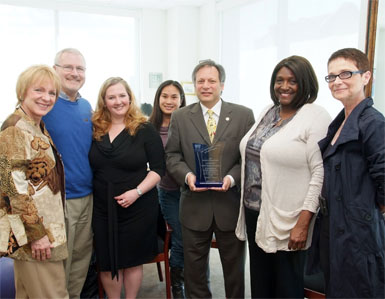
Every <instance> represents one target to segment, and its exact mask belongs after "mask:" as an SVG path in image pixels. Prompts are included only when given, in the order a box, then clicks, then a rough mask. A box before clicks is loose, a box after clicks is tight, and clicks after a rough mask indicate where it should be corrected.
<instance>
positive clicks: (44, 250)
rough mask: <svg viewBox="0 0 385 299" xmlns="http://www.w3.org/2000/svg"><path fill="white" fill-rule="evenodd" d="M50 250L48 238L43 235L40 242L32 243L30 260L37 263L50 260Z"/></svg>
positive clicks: (50, 245)
mask: <svg viewBox="0 0 385 299" xmlns="http://www.w3.org/2000/svg"><path fill="white" fill-rule="evenodd" d="M51 248H53V246H52V244H51V242H50V241H49V239H48V236H47V235H45V236H44V237H43V238H41V239H40V240H36V241H32V243H31V250H32V258H33V259H36V260H38V261H45V260H46V259H50V258H51Z"/></svg>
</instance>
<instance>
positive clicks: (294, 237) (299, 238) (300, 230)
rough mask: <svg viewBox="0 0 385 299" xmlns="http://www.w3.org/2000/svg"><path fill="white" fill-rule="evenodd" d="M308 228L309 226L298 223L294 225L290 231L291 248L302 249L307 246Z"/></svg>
mask: <svg viewBox="0 0 385 299" xmlns="http://www.w3.org/2000/svg"><path fill="white" fill-rule="evenodd" d="M307 230H308V229H307V228H304V227H298V226H297V225H296V226H294V227H293V229H292V230H291V232H290V239H289V245H288V247H289V249H291V250H300V249H302V248H305V247H306V240H307Z"/></svg>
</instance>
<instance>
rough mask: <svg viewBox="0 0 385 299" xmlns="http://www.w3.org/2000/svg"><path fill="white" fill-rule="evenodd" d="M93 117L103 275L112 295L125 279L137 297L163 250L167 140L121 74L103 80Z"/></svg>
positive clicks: (117, 293) (127, 288) (97, 234)
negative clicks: (160, 226) (160, 228)
mask: <svg viewBox="0 0 385 299" xmlns="http://www.w3.org/2000/svg"><path fill="white" fill-rule="evenodd" d="M92 121H93V125H94V134H93V138H94V140H93V143H92V147H91V150H90V154H89V158H90V163H91V167H92V169H93V174H94V181H93V182H94V212H93V231H94V240H95V250H96V256H97V260H98V264H99V267H100V270H101V279H102V283H103V287H104V289H105V291H106V293H107V296H108V298H120V294H121V288H122V285H124V288H125V295H126V298H134V297H136V294H137V292H138V290H139V287H140V284H141V281H142V276H143V264H144V263H146V262H147V261H149V260H151V259H152V258H153V257H154V256H155V255H156V254H157V251H158V248H157V217H158V195H157V191H156V184H157V183H159V181H160V178H161V176H162V175H163V174H164V171H165V165H164V151H163V146H162V141H161V139H160V136H159V134H158V132H157V131H156V130H155V129H154V127H153V126H152V125H151V124H150V123H148V122H147V121H146V118H145V116H143V115H142V114H141V112H140V110H139V109H138V107H137V106H136V103H135V98H134V95H133V93H132V91H131V89H130V87H129V86H128V84H127V82H126V81H124V80H123V79H122V78H119V77H113V78H109V79H107V80H106V81H105V82H104V83H103V85H102V87H101V89H100V92H99V96H98V103H97V108H96V111H95V114H94V116H93V119H92Z"/></svg>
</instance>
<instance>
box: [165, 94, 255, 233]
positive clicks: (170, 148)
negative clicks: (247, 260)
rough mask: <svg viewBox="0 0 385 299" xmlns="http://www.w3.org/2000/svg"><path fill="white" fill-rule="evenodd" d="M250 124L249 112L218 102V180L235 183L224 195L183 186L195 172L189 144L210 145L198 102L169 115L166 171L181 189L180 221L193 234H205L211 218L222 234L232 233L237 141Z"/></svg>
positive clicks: (235, 209) (236, 189) (236, 196)
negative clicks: (220, 152)
mask: <svg viewBox="0 0 385 299" xmlns="http://www.w3.org/2000/svg"><path fill="white" fill-rule="evenodd" d="M253 124H254V115H253V112H252V110H250V109H249V108H246V107H244V106H241V105H237V104H232V103H227V102H224V101H222V108H221V113H220V116H219V121H218V124H217V130H216V134H215V137H214V140H213V144H214V145H215V144H216V143H217V142H223V143H224V149H223V158H222V165H221V172H222V178H223V177H224V176H226V175H228V174H229V175H231V176H232V177H233V178H234V180H235V185H236V186H234V187H233V188H231V189H229V190H228V191H227V192H217V191H212V190H209V191H205V192H191V191H190V189H189V188H188V186H187V185H186V184H185V177H186V174H187V173H188V172H193V173H194V174H195V173H196V172H195V157H194V150H193V145H192V144H193V143H202V144H207V145H211V142H210V138H209V135H208V132H207V128H206V124H205V121H204V118H203V113H202V109H201V106H200V104H199V103H194V104H191V105H189V106H187V107H184V108H182V109H179V110H177V111H175V112H174V113H173V114H172V117H171V124H170V129H169V133H168V134H169V135H168V141H167V145H166V161H167V170H168V171H169V173H170V174H171V176H172V177H173V178H174V179H175V180H176V182H177V183H178V184H179V185H180V186H181V187H182V188H181V191H182V193H181V202H180V212H179V216H180V221H181V223H182V224H183V225H184V226H185V227H187V228H189V229H191V230H196V231H206V230H208V229H209V227H210V226H211V224H212V222H213V219H214V218H215V222H216V224H217V226H218V228H219V229H220V230H222V231H233V230H235V227H236V223H237V218H238V213H239V202H240V198H239V197H240V192H239V189H240V188H239V186H240V180H241V161H240V159H241V157H240V152H239V142H240V140H241V139H242V137H243V136H244V135H245V134H246V133H247V132H248V130H249V129H250V128H251V126H252V125H253Z"/></svg>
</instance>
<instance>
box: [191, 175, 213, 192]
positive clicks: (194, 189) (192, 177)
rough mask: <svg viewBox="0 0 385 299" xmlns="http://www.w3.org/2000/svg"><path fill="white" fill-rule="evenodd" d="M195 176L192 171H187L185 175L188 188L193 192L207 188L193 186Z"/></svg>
mask: <svg viewBox="0 0 385 299" xmlns="http://www.w3.org/2000/svg"><path fill="white" fill-rule="evenodd" d="M196 180H197V178H196V176H195V175H194V174H193V173H189V174H188V175H187V185H188V186H189V188H190V190H191V191H193V192H203V191H207V190H209V189H208V188H197V187H195V182H196Z"/></svg>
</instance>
